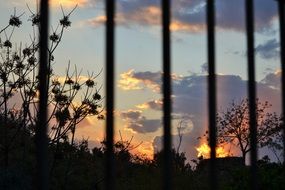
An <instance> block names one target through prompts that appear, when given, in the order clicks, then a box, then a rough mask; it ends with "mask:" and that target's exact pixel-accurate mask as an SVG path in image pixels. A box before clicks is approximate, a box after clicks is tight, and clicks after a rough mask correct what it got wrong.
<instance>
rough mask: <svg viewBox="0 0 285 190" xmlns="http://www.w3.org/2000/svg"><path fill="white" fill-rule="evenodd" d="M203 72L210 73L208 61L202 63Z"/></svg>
mask: <svg viewBox="0 0 285 190" xmlns="http://www.w3.org/2000/svg"><path fill="white" fill-rule="evenodd" d="M201 72H202V73H208V63H204V64H203V65H201Z"/></svg>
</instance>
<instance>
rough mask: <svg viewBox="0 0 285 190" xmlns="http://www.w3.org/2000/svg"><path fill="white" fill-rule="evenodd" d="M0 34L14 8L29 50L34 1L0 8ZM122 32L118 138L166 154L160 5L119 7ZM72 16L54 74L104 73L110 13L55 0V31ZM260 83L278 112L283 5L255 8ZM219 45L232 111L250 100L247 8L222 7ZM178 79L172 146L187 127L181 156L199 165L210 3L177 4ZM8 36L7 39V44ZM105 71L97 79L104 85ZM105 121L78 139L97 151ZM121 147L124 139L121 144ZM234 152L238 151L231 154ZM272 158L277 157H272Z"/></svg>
mask: <svg viewBox="0 0 285 190" xmlns="http://www.w3.org/2000/svg"><path fill="white" fill-rule="evenodd" d="M0 2H1V6H0V19H1V22H0V23H1V25H0V27H4V26H5V25H6V24H7V22H8V20H9V18H10V15H12V14H13V13H14V8H16V10H17V11H16V13H17V15H20V14H21V13H23V12H25V14H24V15H23V16H22V17H21V20H22V21H23V26H22V29H20V30H18V29H17V30H15V33H14V37H13V39H12V40H13V41H16V42H18V43H20V42H21V41H22V42H23V43H25V42H26V43H27V41H28V40H29V34H32V27H30V23H28V22H27V20H28V19H29V15H30V13H29V10H28V8H27V5H26V4H28V5H29V7H30V8H31V9H32V10H36V3H35V2H36V0H0ZM116 2H117V17H116V21H117V28H116V109H115V113H116V114H115V115H116V129H115V131H116V133H117V134H118V132H119V131H120V132H121V134H122V136H123V138H124V140H128V139H130V138H131V136H134V140H133V143H134V145H136V144H139V143H140V142H143V143H142V144H141V145H140V146H139V147H138V148H137V149H136V151H138V152H140V153H144V154H147V155H149V156H151V155H152V153H153V151H155V150H157V149H160V147H161V146H160V141H161V139H162V137H161V136H162V122H161V116H162V112H161V105H162V102H161V94H160V91H161V71H162V59H161V58H162V55H161V52H162V49H161V44H162V42H161V26H160V23H161V20H160V17H161V11H160V1H159V0H117V1H116ZM76 4H78V7H77V9H76V10H75V11H74V13H73V14H72V15H71V21H72V26H71V27H70V28H68V30H67V31H66V32H65V34H64V38H63V41H62V43H61V45H60V46H59V48H58V49H57V52H56V54H55V59H56V63H55V64H54V70H55V71H56V73H57V74H58V75H59V76H61V75H64V72H65V69H66V67H67V64H68V61H69V60H70V61H71V64H72V65H75V64H76V65H77V67H78V68H82V69H83V74H82V75H87V71H89V72H92V71H93V72H95V73H98V72H99V71H100V70H101V69H102V68H103V70H104V61H105V45H104V43H105V41H104V40H105V34H104V32H105V28H104V21H105V16H104V15H105V13H104V1H103V0H51V13H52V14H51V25H52V26H53V28H56V26H57V24H58V23H57V22H58V19H60V18H61V16H62V12H61V9H60V5H62V6H63V8H64V11H65V12H66V14H67V13H68V12H69V11H70V10H72V9H73V7H74V6H75V5H76ZM255 9H256V10H255V23H256V24H255V28H256V35H255V37H256V44H255V46H256V67H257V70H256V76H257V78H256V79H257V88H258V97H259V98H260V99H261V100H262V101H265V100H267V101H269V102H270V103H271V104H272V105H273V106H272V109H271V111H277V112H279V111H280V107H279V106H280V87H279V83H280V82H279V80H280V69H279V68H280V66H279V65H280V61H279V33H278V29H279V28H278V20H277V3H276V1H274V0H255ZM216 10H217V13H216V17H217V27H216V38H217V45H216V47H217V60H216V61H217V73H218V77H217V80H218V90H217V92H218V109H219V111H221V110H223V109H226V106H227V105H228V104H229V103H230V102H231V101H232V100H236V101H238V100H241V99H242V98H245V97H246V96H247V90H246V89H247V86H246V80H247V63H246V49H245V48H246V38H245V22H244V20H245V18H244V14H245V13H244V0H217V2H216ZM172 16H173V17H172V24H171V29H172V71H173V75H172V79H173V95H174V96H173V116H174V117H173V118H174V119H173V125H172V133H173V145H174V147H177V143H178V136H177V126H178V123H179V121H181V119H182V118H183V120H185V126H184V130H183V139H182V145H181V148H180V150H181V151H185V152H186V155H187V157H188V159H189V160H190V159H193V158H196V157H197V154H198V152H197V150H196V148H197V147H199V145H200V144H202V143H203V142H201V141H199V140H197V137H199V136H202V135H203V134H204V132H205V130H206V128H207V81H206V77H207V63H206V62H207V58H206V56H207V52H206V47H207V46H206V45H207V44H206V31H205V29H206V25H205V1H204V0H173V1H172ZM4 38H5V36H1V39H4ZM104 77H105V76H104V71H103V73H102V74H101V75H100V76H99V77H98V79H97V82H98V85H103V89H102V91H101V93H102V94H103V95H104V87H105V85H104ZM104 131H105V128H104V121H97V119H96V118H91V117H90V118H87V119H86V120H85V121H84V122H83V123H81V124H80V126H79V129H78V132H77V138H78V139H81V138H82V137H85V138H88V139H89V142H90V145H93V146H94V145H99V144H100V141H102V139H103V138H104ZM116 138H117V139H118V136H117V137H116ZM230 148H231V150H232V151H235V150H234V148H233V147H230ZM272 158H273V157H272Z"/></svg>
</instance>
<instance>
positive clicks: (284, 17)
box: [278, 0, 285, 160]
mask: <svg viewBox="0 0 285 190" xmlns="http://www.w3.org/2000/svg"><path fill="white" fill-rule="evenodd" d="M284 6H285V2H284V1H281V0H278V9H279V33H280V62H281V70H282V72H281V96H282V117H284V113H285V100H284V97H285V75H284V71H285V26H284V24H285V11H284V9H285V8H284ZM283 160H285V125H283Z"/></svg>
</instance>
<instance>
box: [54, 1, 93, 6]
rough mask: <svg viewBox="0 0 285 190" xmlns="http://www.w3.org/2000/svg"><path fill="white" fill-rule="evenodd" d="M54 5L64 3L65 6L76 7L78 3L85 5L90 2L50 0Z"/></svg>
mask: <svg viewBox="0 0 285 190" xmlns="http://www.w3.org/2000/svg"><path fill="white" fill-rule="evenodd" d="M50 3H51V5H52V6H53V7H57V6H60V5H62V6H63V7H75V6H76V5H78V6H80V7H83V6H85V5H86V4H87V3H88V0H50Z"/></svg>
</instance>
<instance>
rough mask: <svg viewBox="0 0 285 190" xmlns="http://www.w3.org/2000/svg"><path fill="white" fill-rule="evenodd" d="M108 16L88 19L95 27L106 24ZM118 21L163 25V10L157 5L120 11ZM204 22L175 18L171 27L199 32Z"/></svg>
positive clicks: (127, 23)
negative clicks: (198, 22) (196, 22)
mask: <svg viewBox="0 0 285 190" xmlns="http://www.w3.org/2000/svg"><path fill="white" fill-rule="evenodd" d="M105 22H106V17H105V16H104V15H101V16H97V17H95V18H93V19H90V20H88V23H89V24H91V25H92V26H94V27H99V26H102V25H104V23H105ZM116 23H117V24H118V25H123V26H130V25H143V26H145V25H148V26H158V27H160V26H161V24H162V23H161V10H160V8H159V7H156V6H149V7H143V8H140V9H138V10H136V11H132V12H129V13H124V12H119V13H117V14H116ZM204 28H205V25H204V24H189V23H186V22H183V21H179V20H177V19H173V20H172V22H171V25H170V29H171V30H172V31H174V32H192V33H198V32H201V31H202V30H204Z"/></svg>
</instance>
